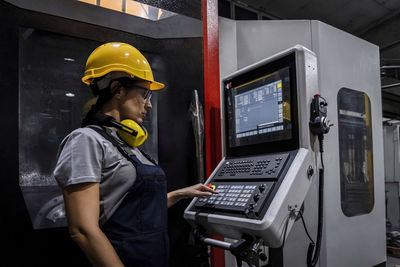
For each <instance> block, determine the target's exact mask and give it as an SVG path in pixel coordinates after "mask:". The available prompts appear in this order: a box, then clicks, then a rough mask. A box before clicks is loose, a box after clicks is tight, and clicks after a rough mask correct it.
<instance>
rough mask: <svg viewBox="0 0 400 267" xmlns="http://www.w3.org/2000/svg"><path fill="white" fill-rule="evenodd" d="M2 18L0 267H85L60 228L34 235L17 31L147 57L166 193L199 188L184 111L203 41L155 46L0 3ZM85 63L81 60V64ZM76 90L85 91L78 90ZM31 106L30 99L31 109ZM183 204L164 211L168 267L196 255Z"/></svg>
mask: <svg viewBox="0 0 400 267" xmlns="http://www.w3.org/2000/svg"><path fill="white" fill-rule="evenodd" d="M0 12H1V13H2V14H3V16H1V18H0V21H1V25H2V26H1V27H0V34H1V36H2V38H1V41H0V44H1V45H0V48H1V50H0V55H1V58H2V63H1V64H0V68H1V72H0V73H1V75H0V81H1V85H2V86H1V90H0V92H1V100H2V103H1V104H0V110H1V114H2V126H3V131H1V140H0V151H1V153H0V154H1V155H0V157H1V166H2V173H1V176H0V207H1V210H0V240H1V243H2V246H1V247H2V249H1V250H0V260H1V264H0V265H2V266H85V265H88V261H87V260H86V258H85V256H84V255H83V254H82V252H81V251H80V249H79V248H78V247H77V246H76V245H75V244H74V243H73V242H72V241H71V239H70V237H69V234H68V229H67V228H66V227H58V228H52V229H42V230H34V229H33V227H32V223H31V219H30V217H29V213H28V209H27V205H26V204H25V202H24V198H23V195H22V192H21V189H20V186H19V182H20V181H19V176H20V173H19V168H20V164H21V162H19V160H20V155H19V153H18V151H19V145H21V144H24V143H27V142H26V140H23V141H21V139H19V138H22V137H24V138H29V136H28V137H27V136H25V135H22V134H20V133H19V127H20V126H19V123H20V121H19V110H20V109H21V106H19V99H20V95H19V88H20V86H21V84H19V83H20V73H21V70H20V69H19V62H20V61H21V58H20V55H21V49H22V47H21V45H20V44H21V42H20V39H21V34H23V32H24V31H23V29H27V28H32V29H33V30H35V31H36V32H39V33H40V34H43V35H46V34H47V35H48V36H56V37H57V36H58V37H60V38H59V39H63V38H67V39H68V38H69V40H71V39H72V40H73V39H74V38H75V39H76V40H77V42H79V40H83V41H84V42H85V43H87V44H88V47H86V49H87V50H86V51H88V52H87V53H89V51H91V50H92V49H93V48H94V47H96V46H97V45H98V44H100V43H104V42H110V41H120V42H127V43H130V44H133V45H134V46H135V47H137V48H138V49H139V50H141V51H142V52H143V53H144V54H145V56H146V57H148V59H149V61H150V63H151V64H152V66H153V70H154V76H155V78H156V79H157V80H160V81H161V82H163V83H165V84H166V89H165V90H163V91H161V92H159V93H158V95H157V97H155V99H154V101H156V102H157V103H154V104H153V105H154V106H156V110H157V121H158V127H157V128H158V159H159V163H160V165H161V166H162V167H163V168H164V170H165V172H166V173H167V176H168V188H169V190H173V189H177V188H180V187H184V186H188V185H191V184H194V183H196V181H197V177H196V171H195V168H196V166H195V144H194V137H193V130H192V126H191V121H190V116H189V113H188V109H189V103H190V101H191V97H192V91H193V90H194V89H197V90H199V93H200V100H201V102H203V63H202V39H201V38H179V39H174V38H171V39H153V38H149V37H143V36H140V35H134V34H130V33H127V32H122V31H117V30H113V29H110V28H104V27H99V26H96V25H92V24H86V23H82V22H78V21H73V20H69V19H65V18H60V17H56V16H52V15H47V14H43V13H38V12H33V11H28V10H24V9H21V8H17V7H15V6H12V5H10V4H8V3H5V2H3V1H0ZM58 37H57V38H58ZM83 41H82V42H83ZM24 49H25V50H24V53H25V54H26V53H27V51H28V52H29V47H28V50H26V49H27V48H26V47H25V48H24ZM32 53H35V51H32ZM88 55H89V54H87V55H84V57H83V58H85V57H87V56H88ZM83 68H84V63H83V64H81V65H80V68H79V69H76V72H77V73H78V74H79V75H78V76H80V74H81V73H82V72H83ZM61 71H62V70H61ZM38 75H40V74H38ZM36 79H38V80H42V82H43V84H46V73H45V71H44V72H43V76H42V77H36ZM50 85H51V84H50ZM47 86H49V84H47ZM81 88H82V89H84V87H81ZM87 90H88V89H87ZM39 92H40V91H39ZM33 97H34V96H33ZM34 100H35V99H32V102H34ZM81 102H82V101H80V102H79V104H80V103H81ZM24 105H25V103H24ZM27 105H29V103H27ZM71 127H72V128H76V127H79V120H75V121H73V122H71ZM59 138H61V137H59ZM52 141H54V140H52ZM38 149H40V148H38ZM53 150H54V149H53ZM53 150H52V149H50V150H49V151H53ZM187 204H188V200H187V201H182V202H181V203H179V204H178V205H176V206H175V207H173V208H172V209H170V211H169V228H170V238H171V266H188V264H190V265H191V266H195V265H193V260H194V259H192V257H194V256H195V255H196V253H197V250H196V249H195V248H194V247H192V246H188V245H187V241H188V238H189V231H190V227H189V226H188V224H187V223H186V222H185V221H184V220H183V210H184V208H185V207H186V205H187ZM4 248H5V249H4ZM3 264H4V265H3Z"/></svg>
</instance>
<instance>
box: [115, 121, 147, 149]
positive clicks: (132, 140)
mask: <svg viewBox="0 0 400 267" xmlns="http://www.w3.org/2000/svg"><path fill="white" fill-rule="evenodd" d="M120 124H121V125H122V127H121V128H118V131H117V134H118V136H119V137H120V138H121V139H122V140H124V142H125V143H127V144H128V145H130V146H131V147H138V146H140V145H142V144H143V143H144V141H146V139H147V130H146V128H144V127H143V126H142V125H140V124H139V123H137V122H135V121H134V120H123V121H121V123H120ZM124 126H126V127H124ZM135 133H136V134H135Z"/></svg>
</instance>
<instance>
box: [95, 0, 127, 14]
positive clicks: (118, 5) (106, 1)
mask: <svg viewBox="0 0 400 267" xmlns="http://www.w3.org/2000/svg"><path fill="white" fill-rule="evenodd" d="M100 6H101V7H104V8H108V9H112V10H116V11H122V0H100Z"/></svg>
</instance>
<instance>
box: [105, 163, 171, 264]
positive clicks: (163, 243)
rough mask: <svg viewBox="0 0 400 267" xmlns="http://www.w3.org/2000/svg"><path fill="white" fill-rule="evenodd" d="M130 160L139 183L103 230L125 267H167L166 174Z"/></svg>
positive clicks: (153, 167)
mask: <svg viewBox="0 0 400 267" xmlns="http://www.w3.org/2000/svg"><path fill="white" fill-rule="evenodd" d="M131 159H132V160H133V163H135V167H136V181H135V183H134V184H133V186H132V187H131V188H130V189H129V191H128V194H127V195H126V197H125V198H124V200H123V201H122V203H121V205H120V206H119V207H118V209H117V211H116V212H115V213H114V214H113V215H112V216H111V218H110V219H109V220H108V221H107V222H106V223H105V224H104V225H103V227H102V230H103V231H104V233H105V234H106V236H107V237H108V238H109V240H110V242H111V244H112V245H113V247H114V248H115V250H116V252H117V254H118V256H119V257H120V259H121V261H122V262H123V263H124V265H125V266H129V267H153V266H154V267H163V266H168V253H169V241H168V232H167V185H166V177H165V173H164V171H163V170H162V169H161V168H160V167H159V166H157V165H155V166H153V165H146V164H143V163H141V162H140V161H139V160H138V159H137V158H136V157H135V156H131Z"/></svg>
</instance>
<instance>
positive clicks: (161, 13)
mask: <svg viewBox="0 0 400 267" xmlns="http://www.w3.org/2000/svg"><path fill="white" fill-rule="evenodd" d="M77 1H79V2H85V3H88V4H92V5H97V6H101V7H103V8H108V9H112V10H116V11H119V12H123V13H127V14H130V15H133V16H136V17H141V18H145V19H149V20H154V21H155V20H161V19H165V18H168V17H172V16H174V15H176V13H174V12H171V11H167V10H164V9H161V8H158V7H153V6H149V5H146V4H142V3H140V2H137V1H133V0H77Z"/></svg>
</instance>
